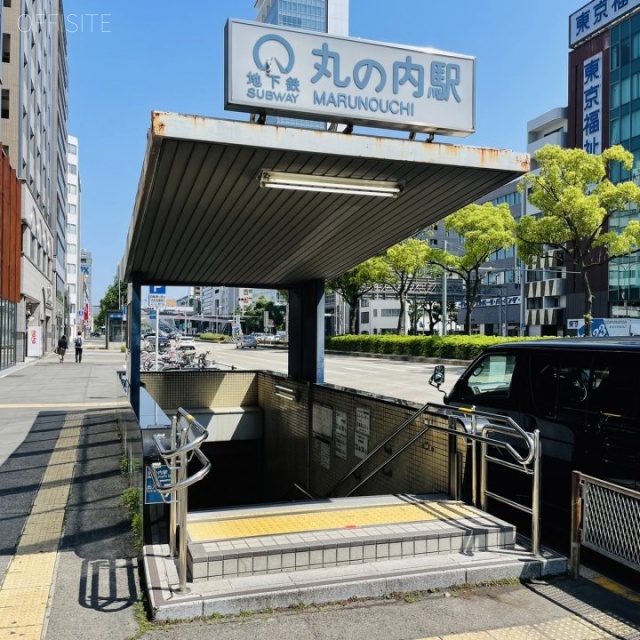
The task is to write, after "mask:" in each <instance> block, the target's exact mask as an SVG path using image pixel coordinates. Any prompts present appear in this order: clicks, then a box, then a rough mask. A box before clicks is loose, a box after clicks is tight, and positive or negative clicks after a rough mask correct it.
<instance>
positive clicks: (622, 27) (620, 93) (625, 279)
mask: <svg viewBox="0 0 640 640" xmlns="http://www.w3.org/2000/svg"><path fill="white" fill-rule="evenodd" d="M609 74H610V75H609V86H610V91H609V99H610V104H609V132H610V140H609V141H610V144H611V145H614V144H621V145H622V146H623V147H624V148H625V149H628V150H629V151H631V152H632V153H633V156H634V166H633V169H632V171H631V172H629V171H625V170H624V168H621V167H620V165H618V164H616V165H615V166H614V167H612V172H611V180H612V181H613V182H621V181H624V180H630V179H633V180H635V181H636V182H639V181H640V13H636V14H634V15H632V16H630V17H629V18H627V19H626V20H623V21H622V22H620V23H619V24H617V25H615V26H614V27H612V29H611V33H610V59H609ZM639 219H640V216H639V214H638V209H637V207H634V208H630V209H629V210H625V211H621V212H619V213H618V214H616V216H614V218H613V219H612V221H611V230H612V231H616V232H620V231H621V230H622V229H624V228H625V227H626V226H627V225H628V224H629V222H631V220H639ZM609 302H610V305H611V315H612V316H614V315H615V316H622V317H629V316H633V317H637V316H638V314H639V313H640V263H639V261H638V256H637V255H630V256H624V257H621V258H618V259H616V260H613V261H612V262H611V264H610V265H609Z"/></svg>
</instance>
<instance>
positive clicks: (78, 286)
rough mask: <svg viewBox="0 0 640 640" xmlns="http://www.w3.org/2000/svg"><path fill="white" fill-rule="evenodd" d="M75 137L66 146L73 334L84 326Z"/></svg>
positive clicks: (69, 310)
mask: <svg viewBox="0 0 640 640" xmlns="http://www.w3.org/2000/svg"><path fill="white" fill-rule="evenodd" d="M78 166H79V165H78V138H75V137H74V136H69V137H68V150H67V265H66V269H67V292H68V299H69V302H68V319H67V327H68V328H67V331H68V335H71V336H74V335H76V333H78V329H80V330H82V329H83V328H84V305H83V301H82V294H83V291H82V277H81V260H80V246H81V245H80V238H81V236H80V223H81V216H80V211H81V192H82V185H81V182H80V172H79V169H78Z"/></svg>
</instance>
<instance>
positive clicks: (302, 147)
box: [124, 112, 529, 289]
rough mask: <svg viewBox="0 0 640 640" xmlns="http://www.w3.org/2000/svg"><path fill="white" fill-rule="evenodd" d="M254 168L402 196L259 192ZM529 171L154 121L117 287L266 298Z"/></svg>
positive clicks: (485, 154) (331, 135)
mask: <svg viewBox="0 0 640 640" xmlns="http://www.w3.org/2000/svg"><path fill="white" fill-rule="evenodd" d="M263 169H268V170H270V171H286V172H289V173H297V174H313V175H314V176H316V175H317V176H331V177H339V178H358V179H366V180H385V181H387V180H393V181H399V182H401V183H403V185H404V188H403V190H402V192H401V194H400V195H399V196H398V197H396V198H381V197H376V196H362V195H345V194H335V193H315V192H310V191H289V190H280V189H266V188H261V187H260V182H259V177H260V174H261V172H262V170H263ZM528 169H529V157H528V156H527V155H526V154H517V153H514V152H512V151H505V150H497V149H481V148H474V147H466V146H459V145H449V144H436V143H426V142H419V141H416V140H408V139H405V140H401V139H398V138H382V137H372V136H361V135H347V134H344V133H337V132H330V131H318V130H310V129H296V128H289V127H276V126H268V125H260V124H254V123H250V122H237V121H228V120H219V119H213V118H204V117H198V116H188V115H181V114H173V113H159V112H154V113H153V114H152V126H151V129H150V132H149V136H148V145H147V151H146V156H145V160H144V166H143V170H142V176H141V179H140V183H139V186H138V193H137V196H136V202H135V208H134V212H133V218H132V221H131V226H130V229H129V235H128V238H127V248H126V253H125V261H124V265H125V273H124V278H125V280H131V279H132V275H133V274H137V276H138V277H139V279H140V283H141V284H156V285H225V286H253V287H264V288H274V289H275V288H278V289H286V288H290V287H291V286H293V285H296V284H298V283H301V282H303V281H306V280H312V279H328V278H332V277H335V276H338V275H340V274H341V273H343V272H345V271H346V270H348V269H350V268H351V267H353V266H355V265H357V264H359V263H360V262H362V261H364V260H366V259H367V258H370V257H371V256H373V255H376V254H378V253H380V252H382V251H384V250H385V249H386V248H388V247H390V246H391V245H393V244H396V243H397V242H400V241H402V240H404V239H406V238H408V237H409V236H411V235H412V234H414V233H416V232H417V231H419V230H422V229H424V228H425V227H426V226H428V225H430V224H432V223H434V222H437V221H438V220H441V219H442V218H444V217H445V216H447V215H448V214H450V213H453V212H454V211H457V210H458V209H460V208H461V207H463V206H465V205H466V204H469V203H470V202H473V201H475V200H476V199H478V198H480V197H481V196H483V195H485V194H486V193H489V192H490V191H492V190H493V189H495V188H496V187H499V186H501V185H503V184H505V183H506V182H508V181H510V180H512V179H514V178H516V177H518V176H520V175H522V174H523V173H525V172H526V171H528Z"/></svg>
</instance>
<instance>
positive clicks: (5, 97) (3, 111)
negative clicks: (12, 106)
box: [0, 89, 10, 119]
mask: <svg viewBox="0 0 640 640" xmlns="http://www.w3.org/2000/svg"><path fill="white" fill-rule="evenodd" d="M9 95H10V94H9V89H3V90H2V102H1V104H0V115H1V116H2V117H3V118H5V119H6V118H9Z"/></svg>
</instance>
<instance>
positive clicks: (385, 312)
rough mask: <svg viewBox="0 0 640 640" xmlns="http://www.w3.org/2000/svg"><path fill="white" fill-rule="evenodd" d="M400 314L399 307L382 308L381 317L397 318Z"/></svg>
mask: <svg viewBox="0 0 640 640" xmlns="http://www.w3.org/2000/svg"><path fill="white" fill-rule="evenodd" d="M399 315H400V308H397V309H380V317H381V318H397V317H398V316H399Z"/></svg>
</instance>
